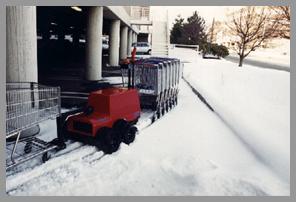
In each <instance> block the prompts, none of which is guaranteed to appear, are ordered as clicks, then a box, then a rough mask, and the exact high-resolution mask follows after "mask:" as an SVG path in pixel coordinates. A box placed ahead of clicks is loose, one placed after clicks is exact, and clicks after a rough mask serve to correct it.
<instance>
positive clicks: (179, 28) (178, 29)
mask: <svg viewBox="0 0 296 202" xmlns="http://www.w3.org/2000/svg"><path fill="white" fill-rule="evenodd" d="M183 26H184V18H181V16H180V15H178V17H177V18H176V19H175V22H174V25H173V28H172V30H171V35H170V42H171V43H174V44H178V43H181V39H182V34H183Z"/></svg>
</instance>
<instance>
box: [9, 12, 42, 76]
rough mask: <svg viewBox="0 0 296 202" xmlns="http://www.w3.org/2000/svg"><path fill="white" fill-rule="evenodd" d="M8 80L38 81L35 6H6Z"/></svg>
mask: <svg viewBox="0 0 296 202" xmlns="http://www.w3.org/2000/svg"><path fill="white" fill-rule="evenodd" d="M6 81H7V82H22V81H24V82H37V81H38V69H37V32H36V7H35V6H7V7H6Z"/></svg>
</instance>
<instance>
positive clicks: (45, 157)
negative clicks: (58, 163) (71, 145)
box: [42, 152, 51, 163]
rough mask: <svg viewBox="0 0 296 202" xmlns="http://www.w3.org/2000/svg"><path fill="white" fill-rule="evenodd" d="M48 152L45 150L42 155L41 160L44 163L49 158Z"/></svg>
mask: <svg viewBox="0 0 296 202" xmlns="http://www.w3.org/2000/svg"><path fill="white" fill-rule="evenodd" d="M50 157H51V156H50V154H49V153H48V152H45V153H44V154H43V155H42V162H43V163H45V162H46V161H48V160H49V159H50Z"/></svg>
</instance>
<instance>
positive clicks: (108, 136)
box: [95, 127, 120, 154]
mask: <svg viewBox="0 0 296 202" xmlns="http://www.w3.org/2000/svg"><path fill="white" fill-rule="evenodd" d="M95 141H96V142H95V144H96V146H97V147H98V148H99V149H102V151H103V152H104V153H105V154H112V153H113V152H116V151H117V150H118V149H119V146H120V140H119V137H118V133H117V131H114V130H112V129H111V128H107V127H103V128H101V129H100V130H99V131H98V134H97V136H96V140H95Z"/></svg>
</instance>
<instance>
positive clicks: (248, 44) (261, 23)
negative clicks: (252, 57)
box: [227, 6, 279, 67]
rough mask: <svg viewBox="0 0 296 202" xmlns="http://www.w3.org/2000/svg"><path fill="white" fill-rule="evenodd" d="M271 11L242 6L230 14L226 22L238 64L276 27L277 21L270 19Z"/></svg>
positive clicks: (273, 31)
mask: <svg viewBox="0 0 296 202" xmlns="http://www.w3.org/2000/svg"><path fill="white" fill-rule="evenodd" d="M271 15H272V14H271V12H268V9H266V7H254V6H248V7H243V8H241V9H240V10H239V11H236V12H233V13H232V14H231V15H230V18H231V20H230V22H229V23H227V27H228V29H229V33H230V35H231V36H232V37H231V38H232V39H231V42H232V44H233V48H234V49H235V51H236V53H237V54H238V55H239V66H240V67H241V66H242V65H243V60H244V59H245V58H246V57H247V56H248V55H249V54H250V53H251V52H252V51H255V50H256V49H257V48H259V47H261V46H262V45H263V44H264V43H265V44H266V43H268V42H269V41H270V40H271V39H272V38H273V37H274V34H275V32H276V30H277V29H278V25H279V23H278V22H277V21H276V20H272V18H271Z"/></svg>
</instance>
